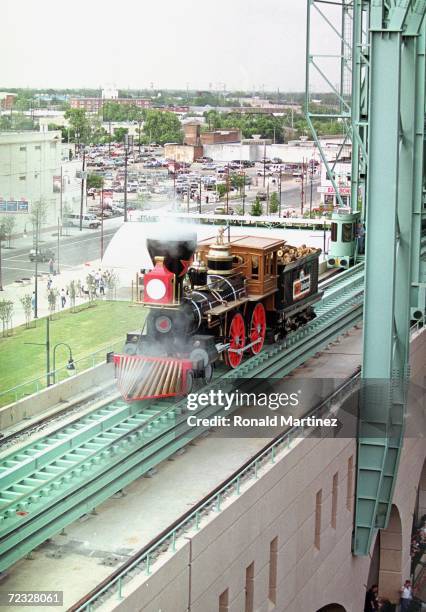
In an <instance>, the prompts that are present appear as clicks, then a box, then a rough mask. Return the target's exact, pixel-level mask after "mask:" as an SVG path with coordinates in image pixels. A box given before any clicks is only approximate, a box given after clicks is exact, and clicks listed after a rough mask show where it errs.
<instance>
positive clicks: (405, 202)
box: [353, 0, 426, 555]
mask: <svg viewBox="0 0 426 612" xmlns="http://www.w3.org/2000/svg"><path fill="white" fill-rule="evenodd" d="M425 12H426V6H425V3H424V2H421V3H420V2H415V1H414V0H413V1H411V2H410V1H408V0H407V1H401V2H398V3H392V4H391V5H389V3H386V2H384V1H381V0H372V1H371V3H370V13H369V14H370V28H369V30H370V34H369V48H370V54H369V82H368V94H369V96H368V97H369V105H368V166H367V168H368V175H367V196H366V220H367V246H366V275H365V306H364V354H363V368H362V378H363V386H362V393H361V400H360V425H359V428H360V429H359V436H358V461H357V487H356V508H355V525H354V538H353V552H354V554H358V555H368V554H369V551H370V547H371V543H372V541H373V536H374V534H375V531H376V530H377V529H378V528H383V527H386V525H387V522H388V520H389V515H390V510H391V504H392V498H393V491H394V487H395V482H396V476H397V472H398V464H399V456H400V452H401V447H402V444H403V433H404V412H405V404H406V387H407V382H408V378H409V367H408V362H409V338H410V317H411V314H412V306H413V302H412V299H413V287H412V285H413V281H414V280H415V279H416V278H417V277H418V274H417V276H416V270H418V268H419V260H420V244H421V221H420V223H419V217H420V218H421V214H419V212H418V208H419V205H420V206H421V205H422V204H421V203H420V199H421V196H422V186H423V138H424V93H425V72H424V50H425V45H424V31H423V32H422V34H421V35H420V36H418V34H419V28H420V26H421V25H422V24H423V25H422V28H423V30H424V14H425ZM357 27H358V28H359V25H358V26H357Z"/></svg>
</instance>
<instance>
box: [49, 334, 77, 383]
mask: <svg viewBox="0 0 426 612" xmlns="http://www.w3.org/2000/svg"><path fill="white" fill-rule="evenodd" d="M59 346H66V347H67V349H68V351H69V357H68V363H67V365H66V368H67V370H68V371H70V372H72V371H74V370H75V364H74V359H73V357H72V349H71V347H70V345H69V344H67V343H66V342H58V344H55V346H54V347H53V384H55V383H56V349H57V348H58V347H59Z"/></svg>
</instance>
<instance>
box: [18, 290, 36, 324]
mask: <svg viewBox="0 0 426 612" xmlns="http://www.w3.org/2000/svg"><path fill="white" fill-rule="evenodd" d="M20 301H21V304H22V307H23V309H24V314H25V327H26V328H27V329H28V328H29V327H30V324H31V316H32V313H33V306H32V298H31V294H30V293H26V294H25V295H23V296H22V297H21V299H20Z"/></svg>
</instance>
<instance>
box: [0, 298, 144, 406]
mask: <svg viewBox="0 0 426 612" xmlns="http://www.w3.org/2000/svg"><path fill="white" fill-rule="evenodd" d="M145 314H146V311H144V309H143V307H142V306H141V305H139V304H133V303H131V302H109V301H105V302H100V301H99V302H96V305H95V306H93V307H90V308H89V307H87V306H84V307H81V306H80V307H78V309H77V311H76V312H74V313H73V312H71V311H70V310H66V311H64V312H60V313H57V314H55V315H54V316H53V320H52V321H50V346H51V358H50V359H51V361H50V367H51V369H53V347H54V346H55V344H57V343H58V342H66V343H67V344H69V345H70V347H71V349H72V354H73V358H74V360H78V359H79V358H81V357H85V356H87V355H89V354H90V353H93V352H94V351H96V350H98V349H102V348H104V347H105V348H107V347H108V345H109V344H111V343H117V346H116V347H115V348H116V349H117V350H118V349H119V344H120V343H124V340H125V336H126V333H127V332H128V331H132V330H135V329H141V327H142V324H143V321H144V319H145ZM31 325H32V326H33V325H34V322H33V323H32V324H31ZM26 342H40V343H45V342H46V319H45V318H43V319H39V320H38V321H37V327H31V328H29V329H26V328H25V326H21V327H17V328H14V330H13V335H12V336H9V337H7V338H0V392H1V391H5V390H7V389H10V388H11V387H14V386H16V385H19V384H21V383H24V382H26V381H29V380H32V379H34V378H38V377H39V376H43V375H44V374H45V373H46V349H45V346H33V345H28V344H25V343H26ZM68 355H69V353H68V350H67V348H66V347H63V346H61V347H58V348H57V349H56V368H60V367H63V366H65V365H66V364H67V362H68ZM104 359H105V355H100V356H99V359H98V363H100V361H101V360H104ZM86 361H87V365H86ZM91 365H92V363H91V360H89V359H87V360H84V362H83V363H81V364H80V365H78V364H77V370H81V369H85V368H86V367H90V366H91ZM3 403H4V402H1V401H0V404H3Z"/></svg>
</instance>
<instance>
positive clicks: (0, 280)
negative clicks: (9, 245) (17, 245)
mask: <svg viewBox="0 0 426 612" xmlns="http://www.w3.org/2000/svg"><path fill="white" fill-rule="evenodd" d="M4 238H5V235H4V226H3V225H1V226H0V291H3V277H2V263H1V245H2V241H3V240H4Z"/></svg>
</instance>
